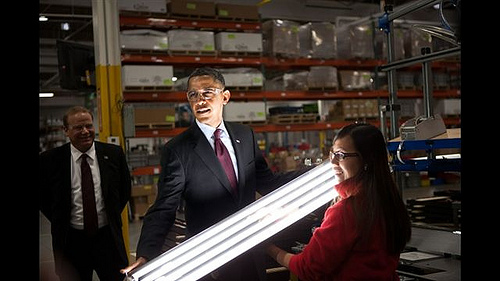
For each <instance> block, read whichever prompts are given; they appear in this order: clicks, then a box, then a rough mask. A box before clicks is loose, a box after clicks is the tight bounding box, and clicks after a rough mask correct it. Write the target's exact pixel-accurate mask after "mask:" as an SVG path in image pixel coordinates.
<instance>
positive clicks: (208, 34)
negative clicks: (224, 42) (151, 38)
mask: <svg viewBox="0 0 500 281" xmlns="http://www.w3.org/2000/svg"><path fill="white" fill-rule="evenodd" d="M167 36H168V42H169V46H168V49H169V50H173V51H215V36H214V32H213V31H199V30H182V29H173V30H169V31H168V32H167Z"/></svg>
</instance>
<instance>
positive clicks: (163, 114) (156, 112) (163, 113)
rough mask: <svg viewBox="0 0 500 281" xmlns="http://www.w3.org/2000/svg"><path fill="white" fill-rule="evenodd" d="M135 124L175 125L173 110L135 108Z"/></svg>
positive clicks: (165, 108)
mask: <svg viewBox="0 0 500 281" xmlns="http://www.w3.org/2000/svg"><path fill="white" fill-rule="evenodd" d="M134 116H135V124H136V125H145V124H165V123H172V124H175V108H174V107H173V106H172V107H135V108H134Z"/></svg>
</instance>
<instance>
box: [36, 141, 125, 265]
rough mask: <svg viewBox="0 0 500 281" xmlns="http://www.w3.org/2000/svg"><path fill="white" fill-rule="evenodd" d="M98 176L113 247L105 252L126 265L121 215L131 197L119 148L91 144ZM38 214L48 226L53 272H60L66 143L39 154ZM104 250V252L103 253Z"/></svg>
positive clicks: (65, 224) (66, 202)
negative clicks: (109, 252) (93, 148)
mask: <svg viewBox="0 0 500 281" xmlns="http://www.w3.org/2000/svg"><path fill="white" fill-rule="evenodd" d="M94 143H95V151H96V155H97V160H98V163H99V170H100V174H101V188H102V196H103V198H104V203H105V206H106V214H107V217H108V222H109V227H110V230H111V234H112V237H113V240H114V242H115V243H114V244H111V245H109V248H108V249H106V250H109V251H117V252H118V253H119V254H120V256H121V258H122V259H123V261H122V262H123V267H125V266H127V265H128V257H127V252H126V249H125V244H124V239H123V234H122V220H121V213H122V211H123V209H124V208H125V206H126V204H127V202H128V200H129V199H130V193H131V181H130V171H129V169H128V166H127V163H126V158H125V154H124V152H123V149H122V148H121V147H120V146H117V145H113V144H107V143H102V142H97V141H96V142H94ZM39 161H40V185H41V186H40V194H39V195H40V211H41V212H42V213H43V214H44V215H45V217H47V219H48V220H49V221H50V223H51V234H52V248H53V252H54V261H55V264H56V271H59V270H61V269H63V268H61V266H63V263H62V262H63V259H62V256H61V255H62V253H64V251H65V249H66V246H67V245H66V241H67V237H68V233H69V231H70V228H71V226H70V212H71V166H70V163H71V149H70V143H67V144H64V145H62V146H60V147H57V148H54V149H52V150H48V151H45V152H43V153H42V154H40V157H39ZM103 250H104V249H103Z"/></svg>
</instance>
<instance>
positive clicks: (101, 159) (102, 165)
mask: <svg viewBox="0 0 500 281" xmlns="http://www.w3.org/2000/svg"><path fill="white" fill-rule="evenodd" d="M95 153H96V157H97V161H98V163H99V173H100V175H101V192H102V196H103V198H106V197H107V194H108V174H109V173H107V170H108V161H109V157H108V155H106V151H105V150H104V149H103V147H102V146H101V145H100V143H99V142H95Z"/></svg>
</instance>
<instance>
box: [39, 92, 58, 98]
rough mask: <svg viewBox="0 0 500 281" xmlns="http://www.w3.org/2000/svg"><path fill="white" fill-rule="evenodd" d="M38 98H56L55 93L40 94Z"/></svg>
mask: <svg viewBox="0 0 500 281" xmlns="http://www.w3.org/2000/svg"><path fill="white" fill-rule="evenodd" d="M38 97H39V98H52V97H54V93H39V94H38Z"/></svg>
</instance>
